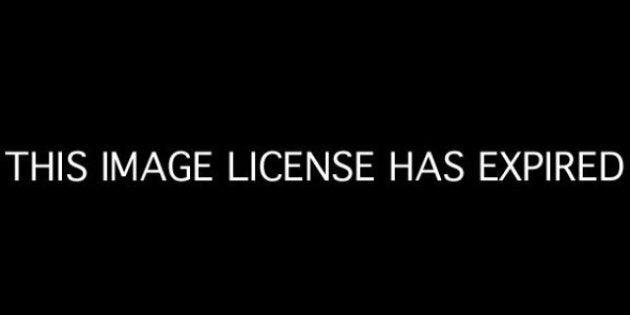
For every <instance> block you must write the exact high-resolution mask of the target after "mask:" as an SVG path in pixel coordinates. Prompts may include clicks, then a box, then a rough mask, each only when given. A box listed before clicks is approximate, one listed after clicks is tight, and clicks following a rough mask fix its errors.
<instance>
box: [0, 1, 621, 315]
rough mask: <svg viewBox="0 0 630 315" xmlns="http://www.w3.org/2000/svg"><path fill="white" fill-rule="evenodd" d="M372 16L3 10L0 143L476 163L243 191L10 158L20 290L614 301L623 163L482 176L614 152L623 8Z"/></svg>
mask: <svg viewBox="0 0 630 315" xmlns="http://www.w3.org/2000/svg"><path fill="white" fill-rule="evenodd" d="M145 9H146V10H145ZM267 9H269V8H267ZM285 9H286V8H285ZM372 9H376V11H378V12H379V13H378V14H376V13H373V11H370V13H367V12H363V11H360V12H359V11H355V10H352V9H351V10H348V11H344V13H343V14H341V13H339V12H340V10H338V9H335V10H330V12H329V11H327V10H324V11H325V12H320V11H311V10H310V9H309V10H306V11H302V10H300V11H299V12H301V13H299V14H297V13H295V12H292V13H286V14H276V15H272V14H263V13H262V12H263V11H257V10H256V9H249V10H245V8H241V9H239V10H237V11H236V13H234V14H229V15H228V14H227V13H226V15H225V16H224V14H223V13H220V12H223V11H219V10H210V9H208V10H203V11H201V12H196V13H197V14H194V15H192V13H190V12H189V11H182V12H180V11H177V12H169V14H164V13H160V14H158V13H156V12H153V11H151V10H148V9H147V8H144V9H141V10H138V11H134V13H129V12H130V11H129V10H121V12H115V13H112V14H103V15H102V16H101V14H97V13H96V12H101V11H100V10H97V11H94V12H92V11H90V12H92V13H90V14H71V15H70V17H66V16H65V15H64V16H62V15H53V14H50V13H47V12H45V11H46V10H43V11H44V12H38V14H37V15H34V14H29V15H27V17H23V18H16V19H15V20H11V21H7V23H6V24H7V25H6V26H7V27H6V28H5V32H4V35H5V36H4V37H3V38H4V39H3V45H2V47H3V54H4V55H5V56H4V57H3V78H4V80H3V81H4V82H3V89H2V90H3V99H4V101H3V106H2V115H1V116H0V119H1V124H0V126H1V127H0V128H1V133H0V137H1V138H0V139H1V140H2V142H1V148H2V150H3V151H4V150H42V151H45V150H75V149H80V150H85V151H87V152H88V153H89V154H90V155H95V154H98V152H99V151H101V150H119V151H130V150H139V151H141V152H147V151H150V150H157V151H160V152H170V151H173V150H177V149H189V150H213V151H215V152H216V153H215V154H216V155H218V156H225V152H226V151H227V150H249V149H259V150H263V149H276V150H286V149H292V150H326V149H328V150H337V149H348V150H355V149H356V150H374V151H376V152H377V154H378V155H379V156H382V157H386V155H385V153H386V152H387V151H388V150H400V151H404V150H415V151H417V152H424V151H427V150H432V151H436V152H445V151H447V150H451V149H459V150H463V151H464V152H465V153H466V155H467V159H466V161H467V162H466V163H467V164H466V170H467V177H466V180H465V181H464V182H462V183H458V184H446V183H444V184H439V185H436V184H435V183H430V182H428V183H424V184H388V183H386V182H385V181H384V180H378V181H377V182H375V183H351V184H345V185H340V184H322V183H313V184H278V185H263V184H260V185H236V184H230V183H227V182H225V180H221V179H220V176H215V177H219V179H217V180H216V181H215V182H214V183H212V184H209V185H208V184H184V185H181V184H172V183H167V184H161V183H157V182H151V183H145V184H142V185H139V184H103V183H99V182H98V181H97V180H96V178H95V177H94V176H92V177H91V178H90V180H88V181H87V182H85V183H81V184H68V183H65V184H55V183H53V184H41V183H38V184H33V183H31V184H28V183H26V184H15V183H11V182H10V181H9V179H10V178H9V175H8V174H7V173H6V170H7V169H8V167H7V165H8V163H7V162H6V161H4V162H5V163H4V165H3V169H2V171H3V173H2V182H3V186H2V192H1V194H2V204H3V205H2V224H3V229H2V230H3V234H4V237H3V243H5V246H4V248H6V250H5V258H4V261H5V262H8V263H9V264H8V265H9V267H7V268H5V272H6V274H7V275H8V276H9V278H10V279H11V280H13V279H15V281H10V282H9V283H10V284H9V285H8V286H7V287H9V288H10V291H11V293H12V296H16V297H25V296H26V297H28V296H33V295H32V294H33V293H34V292H38V293H42V295H43V296H47V297H53V296H56V295H57V294H59V295H61V296H65V298H61V299H57V298H54V299H53V300H54V301H55V302H53V303H63V302H66V301H70V302H72V301H75V302H76V301H78V300H81V301H93V299H95V300H98V301H99V304H93V305H109V304H111V303H112V302H115V301H120V300H130V301H138V300H141V299H143V298H144V297H147V298H148V300H146V303H147V304H146V305H162V304H166V303H167V302H170V301H173V300H174V299H175V298H176V297H184V298H185V299H188V300H189V301H202V302H203V303H210V302H209V301H210V300H217V299H218V300H220V301H223V302H226V301H230V302H228V303H229V304H231V305H233V306H234V307H239V308H240V307H242V306H254V307H256V306H263V305H267V304H279V305H284V306H286V305H288V304H291V302H301V303H299V305H301V306H302V307H308V308H310V307H315V306H321V305H327V304H328V302H331V301H337V302H339V301H344V302H350V303H348V304H349V305H350V306H351V307H358V306H370V307H371V306H376V305H375V304H379V305H383V306H385V307H386V308H390V307H394V306H400V305H403V303H401V302H411V303H413V304H417V303H421V302H420V301H425V300H429V301H432V302H434V303H438V304H441V305H443V306H444V307H449V308H450V307H461V306H463V307H472V306H474V305H478V304H484V305H495V306H496V305H498V304H500V302H508V303H509V305H511V306H513V307H524V306H529V305H538V302H550V301H555V302H558V301H562V302H561V303H559V305H560V306H562V305H564V306H567V305H583V304H585V303H587V302H589V303H590V302H593V304H594V305H597V306H600V305H601V304H599V303H601V302H600V301H601V300H599V298H600V297H604V298H606V299H607V300H608V302H607V304H609V302H611V301H614V300H616V299H617V297H618V296H619V294H620V292H619V291H617V289H616V286H617V285H618V284H620V283H623V279H626V272H625V271H623V268H622V266H623V265H624V264H625V263H626V262H627V259H626V258H623V257H624V256H625V255H623V251H624V247H623V245H625V244H626V241H627V236H628V233H627V230H626V229H625V225H626V223H627V216H626V215H625V214H624V213H623V211H625V210H626V207H627V206H625V194H626V193H627V186H626V185H625V177H624V178H623V180H622V181H621V182H616V183H581V184H576V183H563V184H552V183H541V182H539V183H536V184H532V183H530V184H523V183H514V182H508V183H504V184H481V183H478V182H477V181H476V173H475V170H476V166H475V163H476V159H475V158H474V157H475V154H476V152H477V151H479V150H526V149H527V150H541V151H542V150H572V151H575V150H613V151H618V152H620V153H622V154H623V155H624V157H625V156H626V155H627V154H626V153H627V152H626V150H627V147H626V134H627V126H626V123H625V120H626V119H625V118H626V116H625V113H624V112H623V108H622V106H623V105H624V104H626V103H627V94H626V93H625V89H626V85H627V83H628V80H627V70H628V66H627V59H626V58H624V56H627V55H628V54H627V53H628V51H627V48H625V47H624V46H625V45H623V44H624V43H623V42H624V39H625V36H626V35H627V33H626V32H625V30H624V29H623V28H621V26H622V25H621V24H623V21H622V20H619V19H617V18H616V17H614V16H613V15H612V14H611V13H610V12H604V13H596V12H594V11H593V12H590V13H589V14H583V13H581V14H577V13H570V12H568V11H565V10H558V11H553V13H550V12H551V11H550V10H541V11H540V12H538V11H536V12H529V11H527V13H525V11H522V12H521V11H520V9H519V10H516V11H514V10H507V11H506V12H501V13H498V12H497V13H496V14H495V13H493V12H494V11H492V12H491V11H487V10H484V9H482V10H481V11H483V12H485V13H488V14H486V15H480V14H472V11H470V12H467V11H466V10H463V12H462V11H460V10H454V9H455V8H450V9H448V10H446V11H440V12H441V14H438V13H437V12H434V11H427V10H419V9H413V10H411V9H409V10H406V9H403V8H401V9H399V10H394V11H390V10H387V11H383V12H381V10H380V9H379V8H372ZM478 9H479V8H478ZM495 9H496V8H495ZM587 9H588V8H587ZM313 10H315V9H313ZM169 11H170V10H169ZM193 11H194V10H193ZM271 11H273V12H275V13H279V12H280V11H278V10H273V9H272V10H271ZM232 12H234V11H232ZM264 12H266V11H264ZM282 12H284V11H282ZM316 12H317V13H316ZM402 12H405V13H404V14H403V13H402ZM475 12H476V11H475ZM508 12H509V13H508ZM31 13H32V12H31ZM206 13H207V15H206ZM434 13H435V15H434ZM386 162H387V161H386V160H384V159H382V160H380V162H379V164H378V165H379V167H386V165H387V163H386ZM223 168H225V167H223ZM91 170H92V169H91ZM219 172H221V171H220V170H219ZM223 177H224V176H223ZM381 178H383V176H381ZM385 178H386V176H385ZM141 301H142V300H141ZM187 304H188V303H187ZM353 305H354V306H353ZM176 306H177V307H183V305H182V304H176Z"/></svg>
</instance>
